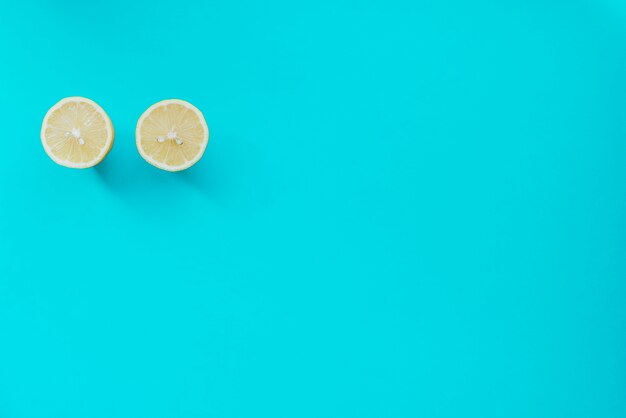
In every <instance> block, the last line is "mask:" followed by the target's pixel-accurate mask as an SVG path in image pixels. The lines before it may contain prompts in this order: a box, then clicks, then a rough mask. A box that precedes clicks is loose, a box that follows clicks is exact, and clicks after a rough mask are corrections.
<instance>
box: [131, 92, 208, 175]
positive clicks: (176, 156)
mask: <svg viewBox="0 0 626 418" xmlns="http://www.w3.org/2000/svg"><path fill="white" fill-rule="evenodd" d="M207 140H208V132H207V128H206V123H205V122H204V118H203V117H202V115H201V114H200V112H199V111H198V110H195V109H192V108H190V105H185V104H181V103H177V102H173V101H164V102H162V104H158V105H156V106H154V107H152V108H151V109H149V110H148V111H147V112H146V114H145V115H144V116H143V117H142V119H141V120H140V122H139V126H138V127H137V142H138V143H137V145H138V147H139V148H140V152H141V154H142V156H143V157H144V158H145V159H146V160H147V161H148V162H150V163H151V164H154V165H156V166H157V167H159V168H163V169H166V170H168V169H169V170H172V171H175V170H178V169H184V168H187V167H189V166H190V165H193V163H195V162H196V161H197V160H198V159H199V156H200V155H201V154H202V153H203V152H204V148H205V147H206V142H207Z"/></svg>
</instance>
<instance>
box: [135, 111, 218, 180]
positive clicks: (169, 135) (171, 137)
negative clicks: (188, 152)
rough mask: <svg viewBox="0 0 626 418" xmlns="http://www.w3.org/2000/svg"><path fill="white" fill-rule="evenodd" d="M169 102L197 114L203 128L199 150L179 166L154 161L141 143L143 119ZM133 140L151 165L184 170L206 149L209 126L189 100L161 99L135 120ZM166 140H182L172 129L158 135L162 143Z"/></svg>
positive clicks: (165, 168)
mask: <svg viewBox="0 0 626 418" xmlns="http://www.w3.org/2000/svg"><path fill="white" fill-rule="evenodd" d="M169 104H178V105H181V106H183V107H185V108H187V109H189V110H191V111H192V112H194V113H195V114H196V115H197V116H198V120H199V121H200V124H201V125H202V128H203V130H204V138H203V141H202V144H201V147H200V151H199V152H198V153H197V155H196V156H195V157H194V158H193V159H191V160H189V161H187V162H186V163H185V164H182V165H179V166H171V165H168V164H165V163H162V162H160V161H156V160H154V159H153V158H152V157H151V156H149V155H148V154H147V153H146V152H145V151H144V149H143V147H142V145H141V139H142V138H141V126H142V124H143V121H144V120H145V119H146V118H147V117H148V116H149V115H150V114H151V113H152V111H153V110H154V109H156V108H158V107H161V106H167V105H169ZM135 138H136V140H135V142H136V145H137V150H138V151H139V154H140V155H141V157H142V158H143V159H144V160H146V161H147V162H148V163H150V164H152V165H153V166H155V167H157V168H160V169H162V170H166V171H182V170H185V169H186V168H189V167H191V166H192V165H194V164H195V163H197V162H198V161H199V160H200V158H202V155H203V154H204V151H205V149H206V146H207V144H208V143H209V128H208V126H207V124H206V121H205V119H204V116H203V115H202V112H200V110H198V108H196V107H195V106H194V105H192V104H191V103H189V102H186V101H184V100H179V99H168V100H162V101H160V102H158V103H155V104H153V105H152V106H150V107H149V108H148V109H147V110H146V111H145V112H143V114H142V115H141V117H140V118H139V120H138V121H137V127H136V129H135ZM166 138H167V139H168V140H174V141H176V143H177V144H179V145H180V144H182V140H180V138H178V135H177V133H176V132H174V131H170V132H168V133H167V134H166V136H165V137H162V136H161V137H158V138H157V141H158V142H160V143H162V142H164V141H165V139H166Z"/></svg>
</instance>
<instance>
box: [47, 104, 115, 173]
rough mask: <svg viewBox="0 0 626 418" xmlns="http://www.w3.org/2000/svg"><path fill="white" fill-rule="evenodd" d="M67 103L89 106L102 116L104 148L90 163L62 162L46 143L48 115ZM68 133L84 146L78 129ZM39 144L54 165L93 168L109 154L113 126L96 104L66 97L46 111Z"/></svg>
mask: <svg viewBox="0 0 626 418" xmlns="http://www.w3.org/2000/svg"><path fill="white" fill-rule="evenodd" d="M69 102H77V103H86V104H88V105H90V106H91V107H93V108H94V109H95V110H96V112H98V113H99V114H100V115H101V116H102V119H103V120H104V121H105V127H106V130H107V136H106V143H105V146H104V147H102V149H101V150H100V152H99V153H98V155H97V156H96V157H95V158H93V159H92V160H91V161H87V162H81V163H75V162H73V161H69V160H64V159H62V158H59V157H57V156H56V155H55V154H54V153H53V152H52V150H51V149H50V146H49V145H48V142H47V141H46V136H45V134H46V128H47V127H48V118H49V117H50V115H52V113H53V112H54V111H55V110H57V109H58V108H60V107H62V106H63V105H65V104H67V103H69ZM68 133H69V135H71V136H72V137H74V138H76V139H77V140H78V143H79V144H80V145H84V139H82V138H81V136H80V130H79V129H77V128H73V129H72V130H71V131H70V132H68ZM41 143H42V145H43V148H44V150H45V151H46V154H48V156H49V157H50V158H51V159H52V160H53V161H54V162H55V163H57V164H59V165H62V166H64V167H69V168H89V167H93V166H95V165H96V164H98V163H99V162H101V161H102V160H103V159H104V157H105V156H106V154H107V153H108V152H109V150H110V149H111V145H112V143H113V124H112V123H111V119H110V118H109V116H108V115H107V114H106V112H105V111H104V110H103V109H102V108H101V107H100V106H99V105H98V104H97V103H96V102H94V101H93V100H89V99H87V98H85V97H66V98H65V99H62V100H61V101H59V102H58V103H57V104H55V105H54V106H52V107H51V108H50V109H49V110H48V112H46V116H44V118H43V123H42V125H41Z"/></svg>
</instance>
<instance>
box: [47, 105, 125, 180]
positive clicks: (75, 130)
mask: <svg viewBox="0 0 626 418" xmlns="http://www.w3.org/2000/svg"><path fill="white" fill-rule="evenodd" d="M114 136H115V134H114V131H113V124H112V123H111V119H110V118H109V116H108V115H107V114H106V113H105V111H104V110H102V108H101V107H100V106H98V105H97V104H96V103H95V102H93V101H92V100H89V99H86V98H84V97H67V98H65V99H63V100H61V101H60V102H59V103H57V104H55V105H54V106H52V107H51V108H50V110H48V113H46V116H45V117H44V119H43V124H42V126H41V142H42V144H43V148H44V150H45V151H46V153H47V154H48V156H49V157H50V158H52V160H53V161H54V162H56V163H57V164H60V165H62V166H65V167H70V168H88V167H93V166H94V165H96V164H98V163H99V162H100V161H102V160H103V159H104V157H106V155H107V154H108V152H109V151H110V150H111V147H112V146H113V138H114Z"/></svg>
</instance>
